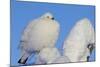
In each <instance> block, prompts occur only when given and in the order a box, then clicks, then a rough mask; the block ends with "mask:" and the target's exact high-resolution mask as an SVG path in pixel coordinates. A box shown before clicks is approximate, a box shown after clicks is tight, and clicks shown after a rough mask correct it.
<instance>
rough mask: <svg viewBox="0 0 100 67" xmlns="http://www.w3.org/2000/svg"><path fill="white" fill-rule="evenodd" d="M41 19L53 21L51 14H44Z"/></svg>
mask: <svg viewBox="0 0 100 67" xmlns="http://www.w3.org/2000/svg"><path fill="white" fill-rule="evenodd" d="M41 18H46V19H51V20H54V17H53V15H52V14H51V13H49V12H48V13H45V14H44V15H42V16H41Z"/></svg>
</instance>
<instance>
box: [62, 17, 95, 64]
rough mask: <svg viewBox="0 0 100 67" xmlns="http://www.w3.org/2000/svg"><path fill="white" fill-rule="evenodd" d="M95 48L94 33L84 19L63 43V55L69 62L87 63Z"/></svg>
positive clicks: (90, 25)
mask: <svg viewBox="0 0 100 67" xmlns="http://www.w3.org/2000/svg"><path fill="white" fill-rule="evenodd" d="M94 46H95V32H94V28H93V26H92V24H91V22H90V21H89V20H88V19H87V18H84V19H82V20H80V21H78V22H77V23H76V24H75V26H74V27H73V28H72V30H71V31H70V33H69V36H68V37H67V38H66V40H65V41H64V45H63V49H64V55H65V56H67V57H68V58H69V60H70V62H83V61H88V60H89V56H90V53H91V51H92V50H93V48H94Z"/></svg>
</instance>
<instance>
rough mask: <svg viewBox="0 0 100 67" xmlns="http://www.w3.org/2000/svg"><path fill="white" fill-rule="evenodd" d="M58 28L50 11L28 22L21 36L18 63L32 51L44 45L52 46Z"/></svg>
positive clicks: (38, 49)
mask: <svg viewBox="0 0 100 67" xmlns="http://www.w3.org/2000/svg"><path fill="white" fill-rule="evenodd" d="M59 29H60V27H59V23H58V22H57V21H56V20H54V17H53V16H52V14H51V13H45V14H44V15H42V16H41V17H39V18H37V19H35V20H33V21H32V22H30V23H29V24H28V25H27V27H26V28H25V30H24V31H23V34H22V37H21V41H20V47H21V58H20V59H19V61H18V63H21V64H25V63H26V61H27V59H28V57H29V56H30V55H31V54H32V53H38V52H39V51H40V50H42V49H43V48H45V47H54V46H55V43H56V41H57V39H58V35H59Z"/></svg>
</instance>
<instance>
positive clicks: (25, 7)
mask: <svg viewBox="0 0 100 67" xmlns="http://www.w3.org/2000/svg"><path fill="white" fill-rule="evenodd" d="M46 12H50V13H52V14H53V15H54V17H55V20H57V21H58V22H59V24H60V28H61V29H60V35H59V39H58V41H57V43H56V47H57V48H58V49H59V50H60V49H61V47H62V44H63V41H64V40H65V38H66V37H67V35H68V34H69V32H70V30H71V28H72V27H73V26H74V24H75V23H76V22H77V21H78V20H80V19H82V18H88V19H89V20H90V21H91V23H92V25H93V26H94V27H95V7H94V6H82V5H72V4H50V3H38V2H18V1H17V2H15V1H12V2H11V65H18V63H17V61H18V60H19V56H20V50H19V49H18V45H19V42H20V38H21V33H22V31H23V30H24V28H25V27H26V26H27V24H28V23H29V22H30V21H31V20H34V19H36V18H38V17H40V16H41V15H43V14H44V13H46ZM93 60H95V51H93V53H92V55H91V58H90V61H93ZM33 62H34V56H32V57H30V59H29V60H28V63H30V64H31V63H33Z"/></svg>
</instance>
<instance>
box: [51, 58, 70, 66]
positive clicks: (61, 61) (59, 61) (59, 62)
mask: <svg viewBox="0 0 100 67" xmlns="http://www.w3.org/2000/svg"><path fill="white" fill-rule="evenodd" d="M69 62H70V60H69V59H68V57H67V56H60V57H58V58H56V59H55V60H54V61H53V62H52V63H53V64H61V63H69Z"/></svg>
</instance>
